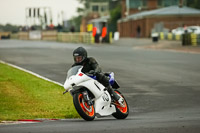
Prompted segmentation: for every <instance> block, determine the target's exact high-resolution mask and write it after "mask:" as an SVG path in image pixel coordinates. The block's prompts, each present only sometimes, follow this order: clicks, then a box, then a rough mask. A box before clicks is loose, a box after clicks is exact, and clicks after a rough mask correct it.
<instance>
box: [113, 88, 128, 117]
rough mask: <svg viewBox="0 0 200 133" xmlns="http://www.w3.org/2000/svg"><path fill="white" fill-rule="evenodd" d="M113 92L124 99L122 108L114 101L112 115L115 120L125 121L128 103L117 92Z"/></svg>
mask: <svg viewBox="0 0 200 133" xmlns="http://www.w3.org/2000/svg"><path fill="white" fill-rule="evenodd" d="M115 92H116V93H117V94H119V95H120V96H122V97H123V99H124V107H122V106H120V104H119V103H118V102H117V101H116V104H115V108H116V112H115V113H113V114H112V115H113V116H114V117H115V118H116V119H125V118H126V117H127V116H128V114H129V107H128V103H127V101H126V99H125V97H124V96H123V95H122V94H121V92H120V91H119V90H115Z"/></svg>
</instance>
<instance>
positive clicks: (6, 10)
mask: <svg viewBox="0 0 200 133" xmlns="http://www.w3.org/2000/svg"><path fill="white" fill-rule="evenodd" d="M0 3H1V4H0V32H1V34H0V37H1V39H5V38H15V39H26V40H29V39H30V40H42V39H45V40H57V41H62V42H74V40H78V42H84V40H86V41H85V42H87V43H88V42H89V43H99V42H106V43H112V40H113V39H114V40H118V39H119V38H120V37H131V38H149V37H155V36H156V37H157V38H159V39H166V38H167V39H168V38H171V39H176V40H182V34H183V33H186V32H187V33H195V34H197V36H198V34H200V27H199V25H200V0H17V1H13V0H0ZM47 31H52V32H48V33H47ZM61 33H76V34H74V36H73V37H71V36H70V37H69V35H68V36H67V35H66V34H61ZM49 34H50V36H54V37H52V38H51V37H48V35H49ZM77 36H78V39H77ZM84 36H87V38H86V39H85V38H84ZM88 36H89V37H88ZM170 36H171V37H170ZM88 38H89V39H88ZM154 41H156V39H154Z"/></svg>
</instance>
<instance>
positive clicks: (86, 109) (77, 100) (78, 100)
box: [73, 93, 95, 121]
mask: <svg viewBox="0 0 200 133" xmlns="http://www.w3.org/2000/svg"><path fill="white" fill-rule="evenodd" d="M73 103H74V106H75V108H76V110H77V112H78V113H79V115H80V116H81V117H82V118H83V119H84V120H86V121H92V120H94V118H95V111H94V105H91V106H89V105H88V104H87V102H86V101H85V100H84V98H83V94H82V93H76V94H74V95H73Z"/></svg>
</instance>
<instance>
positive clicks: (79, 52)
mask: <svg viewBox="0 0 200 133" xmlns="http://www.w3.org/2000/svg"><path fill="white" fill-rule="evenodd" d="M73 57H74V64H73V65H72V67H73V66H76V65H82V66H83V69H82V72H83V73H91V74H95V75H96V77H97V80H98V81H99V82H100V83H101V84H103V85H104V86H105V87H106V88H107V90H108V92H109V93H110V95H111V96H112V97H113V99H114V100H116V101H118V102H119V104H121V105H123V99H122V98H121V97H120V96H119V95H117V93H116V92H115V91H114V90H113V89H112V86H111V85H110V83H109V78H108V77H107V76H105V75H104V73H102V70H101V68H100V67H99V65H98V63H97V61H96V60H95V59H94V58H93V57H87V51H86V50H85V49H84V48H83V47H78V48H77V49H75V50H74V52H73Z"/></svg>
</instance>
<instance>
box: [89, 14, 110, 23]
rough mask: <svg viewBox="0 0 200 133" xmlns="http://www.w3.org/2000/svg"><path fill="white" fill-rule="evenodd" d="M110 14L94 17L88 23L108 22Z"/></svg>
mask: <svg viewBox="0 0 200 133" xmlns="http://www.w3.org/2000/svg"><path fill="white" fill-rule="evenodd" d="M109 18H110V16H103V17H100V18H96V19H92V20H90V21H89V22H88V23H100V22H107V21H108V19H109Z"/></svg>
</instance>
